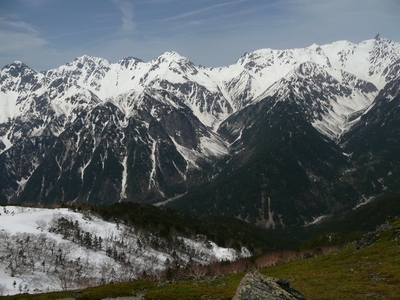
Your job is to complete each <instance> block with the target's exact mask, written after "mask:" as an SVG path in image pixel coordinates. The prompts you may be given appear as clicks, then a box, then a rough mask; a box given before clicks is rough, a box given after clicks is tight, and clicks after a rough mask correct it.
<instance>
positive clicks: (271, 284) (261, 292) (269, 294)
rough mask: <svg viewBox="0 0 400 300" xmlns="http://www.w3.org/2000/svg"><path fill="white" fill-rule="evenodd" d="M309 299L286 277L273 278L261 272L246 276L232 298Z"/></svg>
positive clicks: (249, 299)
mask: <svg viewBox="0 0 400 300" xmlns="http://www.w3.org/2000/svg"><path fill="white" fill-rule="evenodd" d="M239 299H242V300H253V299H257V300H307V298H306V297H304V296H303V295H302V294H301V293H300V292H298V291H296V290H295V289H294V288H292V287H291V286H290V283H289V281H287V280H286V279H280V278H272V277H267V276H264V275H261V274H260V273H259V272H257V271H255V272H249V273H247V274H246V276H244V278H243V279H242V281H241V282H240V284H239V287H238V288H237V291H236V294H235V296H234V297H233V298H232V300H239Z"/></svg>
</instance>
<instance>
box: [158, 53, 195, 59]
mask: <svg viewBox="0 0 400 300" xmlns="http://www.w3.org/2000/svg"><path fill="white" fill-rule="evenodd" d="M158 58H161V59H167V60H174V61H181V60H185V61H188V60H189V59H188V58H186V57H184V56H182V55H180V54H179V53H178V52H175V51H167V52H164V53H163V54H161V55H160V56H159V57H158Z"/></svg>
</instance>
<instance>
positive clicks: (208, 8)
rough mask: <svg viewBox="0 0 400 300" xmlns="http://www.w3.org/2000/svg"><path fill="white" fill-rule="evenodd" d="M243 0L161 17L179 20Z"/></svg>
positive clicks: (243, 0) (239, 1)
mask: <svg viewBox="0 0 400 300" xmlns="http://www.w3.org/2000/svg"><path fill="white" fill-rule="evenodd" d="M245 1H246V0H237V1H231V2H227V3H221V4H216V5H211V6H207V7H204V8H201V9H197V10H192V11H188V12H185V13H181V14H178V15H176V16H173V17H170V18H166V19H163V21H173V20H179V19H184V18H188V17H193V16H196V15H199V14H202V13H204V12H207V11H211V10H215V9H217V8H221V7H226V6H231V5H235V4H239V3H242V2H245Z"/></svg>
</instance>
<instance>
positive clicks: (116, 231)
mask: <svg viewBox="0 0 400 300" xmlns="http://www.w3.org/2000/svg"><path fill="white" fill-rule="evenodd" d="M61 224H64V227H63V226H62V225H61ZM78 228H79V234H78V235H77V232H78V230H77V229H78ZM157 241H159V239H158V238H157V237H156V236H144V234H143V232H140V230H136V229H134V228H131V227H126V226H124V225H121V224H115V223H109V222H105V221H103V220H101V219H99V218H97V217H94V216H92V215H90V214H89V213H84V214H81V213H78V212H73V211H69V210H68V209H41V208H29V207H15V206H6V207H0V291H3V292H2V293H3V295H15V294H19V293H25V292H28V293H39V292H48V291H57V290H67V289H76V288H83V287H86V286H93V285H100V284H104V283H110V282H117V281H129V280H134V279H136V278H138V277H139V276H140V275H141V274H142V273H143V271H145V272H146V274H147V275H151V276H153V277H157V276H159V275H160V271H162V270H164V269H165V268H167V267H168V266H170V265H172V264H174V263H177V264H179V265H180V266H182V267H184V266H185V265H186V264H187V263H188V262H189V261H192V262H195V263H199V264H208V263H210V262H212V261H221V260H235V259H237V258H239V257H243V256H249V255H250V253H249V252H248V250H247V249H245V248H244V249H242V252H241V253H238V252H237V251H235V250H233V249H229V248H221V247H218V246H217V245H216V244H215V243H213V242H212V241H207V240H206V239H205V238H204V237H197V238H196V239H188V238H183V237H179V236H177V237H175V240H174V242H173V245H175V246H174V248H173V249H171V248H168V247H167V248H165V249H163V248H160V247H159V248H157V249H155V247H154V246H152V245H154V244H157ZM173 251H174V252H175V253H176V255H175V254H172V253H173Z"/></svg>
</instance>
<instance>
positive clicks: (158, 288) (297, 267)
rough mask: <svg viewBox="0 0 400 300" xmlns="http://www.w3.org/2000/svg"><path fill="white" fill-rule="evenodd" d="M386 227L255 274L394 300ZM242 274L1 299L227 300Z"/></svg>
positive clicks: (397, 263) (397, 258)
mask: <svg viewBox="0 0 400 300" xmlns="http://www.w3.org/2000/svg"><path fill="white" fill-rule="evenodd" d="M391 224H392V226H393V229H392V230H391V231H387V232H383V233H381V234H380V237H379V239H377V241H376V242H375V243H374V244H372V245H371V246H368V247H364V248H362V249H360V250H356V249H355V247H354V244H349V245H348V246H346V247H345V248H343V249H342V250H340V251H338V252H333V253H330V254H327V255H321V256H318V257H313V258H308V259H302V260H297V261H292V262H289V263H285V264H281V265H277V266H275V267H270V268H266V269H262V270H260V272H261V273H262V274H264V275H267V276H272V277H283V278H287V279H289V280H290V281H291V282H292V286H293V287H294V288H295V289H297V290H299V291H300V292H301V293H302V294H304V295H305V296H306V297H308V298H309V299H318V300H324V299H335V300H337V299H346V300H351V299H383V298H384V299H393V300H394V299H399V295H400V219H399V218H393V219H392V223H391ZM244 274H245V273H237V274H230V275H227V276H223V277H218V278H216V279H210V280H180V281H175V282H167V283H162V282H154V281H135V282H129V283H118V284H110V285H104V286H100V287H93V288H88V289H85V290H81V291H66V292H58V293H49V294H42V295H16V296H9V297H4V299H57V298H67V297H72V298H76V299H103V298H106V297H121V296H132V295H134V294H143V295H144V296H145V298H146V299H176V300H179V299H182V300H183V299H231V298H232V297H233V296H234V294H235V292H236V288H237V286H238V284H239V282H240V280H241V279H242V278H243V276H244Z"/></svg>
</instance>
